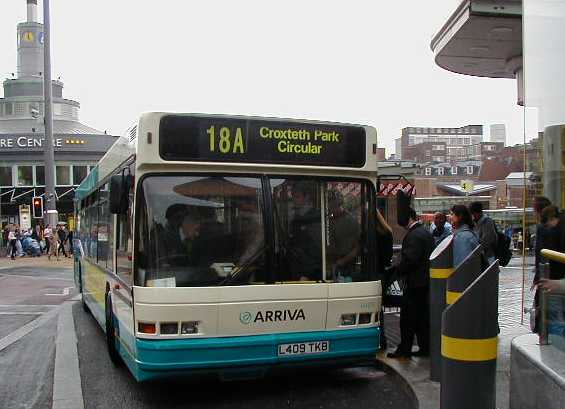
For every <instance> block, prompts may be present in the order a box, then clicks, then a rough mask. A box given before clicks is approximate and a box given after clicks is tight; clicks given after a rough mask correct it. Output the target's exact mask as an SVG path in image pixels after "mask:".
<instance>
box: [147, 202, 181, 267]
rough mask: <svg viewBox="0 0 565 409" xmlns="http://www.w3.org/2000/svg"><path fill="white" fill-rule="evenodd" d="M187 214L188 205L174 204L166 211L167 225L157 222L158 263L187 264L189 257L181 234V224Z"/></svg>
mask: <svg viewBox="0 0 565 409" xmlns="http://www.w3.org/2000/svg"><path fill="white" fill-rule="evenodd" d="M186 215H187V207H186V206H185V205H182V204H173V205H171V206H169V207H168V208H167V210H166V212H165V219H166V220H167V221H166V223H165V225H164V226H163V225H161V224H157V225H156V226H155V227H156V230H157V232H156V237H158V238H159V240H158V241H157V246H158V247H157V263H158V264H161V265H169V266H183V265H187V262H188V257H187V254H186V248H185V246H184V245H183V240H182V238H181V236H180V230H181V225H182V223H183V220H184V218H185V217H186Z"/></svg>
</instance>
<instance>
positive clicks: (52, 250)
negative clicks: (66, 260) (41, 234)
mask: <svg viewBox="0 0 565 409" xmlns="http://www.w3.org/2000/svg"><path fill="white" fill-rule="evenodd" d="M48 241H49V250H48V253H47V259H48V260H51V256H54V257H56V258H57V261H59V240H58V238H57V235H56V234H52V235H51V236H49V239H48Z"/></svg>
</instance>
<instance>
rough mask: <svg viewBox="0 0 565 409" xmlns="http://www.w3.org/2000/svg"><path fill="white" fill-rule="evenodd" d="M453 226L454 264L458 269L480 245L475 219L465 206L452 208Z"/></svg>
mask: <svg viewBox="0 0 565 409" xmlns="http://www.w3.org/2000/svg"><path fill="white" fill-rule="evenodd" d="M451 225H452V226H453V229H454V233H453V264H454V265H455V267H456V268H457V266H458V265H459V264H461V262H462V261H463V260H465V257H467V256H468V255H469V254H471V252H472V251H473V250H474V249H475V247H477V246H478V245H479V238H478V237H477V234H476V233H475V232H474V231H473V218H472V216H471V213H470V212H469V209H467V207H466V206H465V205H455V206H453V207H452V208H451Z"/></svg>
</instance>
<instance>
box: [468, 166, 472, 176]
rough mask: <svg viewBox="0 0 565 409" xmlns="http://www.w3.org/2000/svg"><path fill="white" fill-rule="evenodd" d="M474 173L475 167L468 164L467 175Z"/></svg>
mask: <svg viewBox="0 0 565 409" xmlns="http://www.w3.org/2000/svg"><path fill="white" fill-rule="evenodd" d="M472 174H473V167H472V166H467V175H472Z"/></svg>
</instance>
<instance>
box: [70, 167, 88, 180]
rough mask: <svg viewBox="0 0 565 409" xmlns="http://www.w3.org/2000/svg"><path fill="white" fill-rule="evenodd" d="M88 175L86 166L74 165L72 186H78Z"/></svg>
mask: <svg viewBox="0 0 565 409" xmlns="http://www.w3.org/2000/svg"><path fill="white" fill-rule="evenodd" d="M87 174H88V166H86V165H74V166H73V185H80V184H81V182H82V181H83V180H84V178H85V177H86V175H87Z"/></svg>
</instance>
